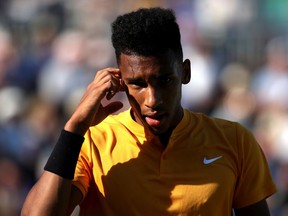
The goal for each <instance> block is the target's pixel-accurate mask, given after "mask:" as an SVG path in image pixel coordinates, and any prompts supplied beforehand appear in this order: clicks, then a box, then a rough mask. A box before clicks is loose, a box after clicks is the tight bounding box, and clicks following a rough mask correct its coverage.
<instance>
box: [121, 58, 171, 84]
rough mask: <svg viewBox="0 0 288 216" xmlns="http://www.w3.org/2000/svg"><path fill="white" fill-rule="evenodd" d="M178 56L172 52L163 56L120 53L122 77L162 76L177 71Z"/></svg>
mask: <svg viewBox="0 0 288 216" xmlns="http://www.w3.org/2000/svg"><path fill="white" fill-rule="evenodd" d="M176 65H177V64H176V58H175V57H174V56H173V55H171V54H165V55H161V56H148V57H146V56H137V55H126V54H121V55H120V61H119V68H120V70H121V75H122V78H123V79H125V78H126V77H128V78H131V77H141V76H162V75H166V74H167V75H168V74H173V73H177V68H176Z"/></svg>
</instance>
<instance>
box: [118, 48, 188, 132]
mask: <svg viewBox="0 0 288 216" xmlns="http://www.w3.org/2000/svg"><path fill="white" fill-rule="evenodd" d="M119 68H120V71H121V77H122V80H123V81H124V83H125V85H126V87H127V88H126V93H127V95H128V99H129V102H130V104H131V106H132V111H133V113H132V114H133V117H134V119H135V120H136V121H137V122H138V123H140V124H141V125H143V126H144V127H146V128H148V129H149V130H150V131H152V132H153V133H154V134H156V135H161V134H163V133H165V132H167V131H168V130H169V129H173V128H174V127H175V126H176V125H177V124H178V123H179V122H180V120H181V119H182V117H183V110H182V107H181V85H182V83H185V84H186V83H188V82H189V80H190V61H189V60H186V61H185V62H184V63H182V62H179V61H178V62H177V61H176V58H175V57H174V55H173V54H171V53H167V54H165V55H162V56H161V57H155V56H151V57H143V56H136V55H125V54H121V55H120V61H119Z"/></svg>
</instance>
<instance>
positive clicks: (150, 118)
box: [145, 115, 163, 127]
mask: <svg viewBox="0 0 288 216" xmlns="http://www.w3.org/2000/svg"><path fill="white" fill-rule="evenodd" d="M162 118H163V115H161V116H160V115H146V116H145V121H146V122H147V124H148V125H149V126H151V127H158V126H159V125H160V124H161V119H162Z"/></svg>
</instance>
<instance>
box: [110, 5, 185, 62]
mask: <svg viewBox="0 0 288 216" xmlns="http://www.w3.org/2000/svg"><path fill="white" fill-rule="evenodd" d="M111 27H112V44H113V47H114V49H115V54H116V58H117V60H119V57H120V54H121V53H123V54H126V55H133V54H134V55H142V56H152V55H159V54H162V53H165V52H167V51H169V50H172V51H173V52H174V54H175V56H176V58H177V59H179V60H181V61H182V59H183V51H182V46H181V36H180V30H179V26H178V24H177V22H176V17H175V14H174V11H173V10H171V9H164V8H160V7H154V8H140V9H138V10H136V11H133V12H130V13H127V14H124V15H121V16H118V17H117V18H116V20H115V21H114V22H113V23H112V25H111Z"/></svg>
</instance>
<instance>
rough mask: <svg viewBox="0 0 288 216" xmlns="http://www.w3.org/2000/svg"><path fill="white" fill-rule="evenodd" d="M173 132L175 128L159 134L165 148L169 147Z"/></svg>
mask: <svg viewBox="0 0 288 216" xmlns="http://www.w3.org/2000/svg"><path fill="white" fill-rule="evenodd" d="M172 132H173V129H171V130H169V131H167V132H165V133H163V134H161V135H159V140H160V142H161V144H162V145H163V146H164V147H165V148H166V147H167V145H168V143H169V140H170V137H171V134H172Z"/></svg>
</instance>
